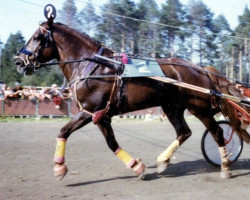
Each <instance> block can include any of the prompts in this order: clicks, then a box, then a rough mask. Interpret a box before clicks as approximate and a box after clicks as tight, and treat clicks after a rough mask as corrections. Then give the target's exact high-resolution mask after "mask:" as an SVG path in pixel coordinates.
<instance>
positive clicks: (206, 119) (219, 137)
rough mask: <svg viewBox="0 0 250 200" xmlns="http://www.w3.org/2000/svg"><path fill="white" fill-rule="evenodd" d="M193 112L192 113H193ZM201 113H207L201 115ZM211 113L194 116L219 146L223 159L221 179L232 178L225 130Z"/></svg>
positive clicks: (198, 113) (196, 113)
mask: <svg viewBox="0 0 250 200" xmlns="http://www.w3.org/2000/svg"><path fill="white" fill-rule="evenodd" d="M191 112H192V111H191ZM200 113H206V114H204V115H201V114H200ZM209 113H210V112H209V111H200V112H195V113H194V115H195V116H196V117H197V118H199V119H200V120H201V122H202V123H203V124H204V125H205V127H206V128H207V129H208V130H209V132H210V133H212V136H213V138H214V140H215V142H216V143H217V144H218V148H219V153H220V157H221V173H220V176H221V178H230V177H231V176H232V172H231V171H230V169H229V165H230V163H231V162H230V160H229V155H228V152H227V150H226V147H225V140H224V137H223V129H222V128H221V127H220V126H219V125H218V123H217V122H216V121H215V119H214V118H213V114H209Z"/></svg>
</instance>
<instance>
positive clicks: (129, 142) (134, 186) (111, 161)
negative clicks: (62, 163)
mask: <svg viewBox="0 0 250 200" xmlns="http://www.w3.org/2000/svg"><path fill="white" fill-rule="evenodd" d="M64 124H65V123H62V122H39V123H35V122H32V123H31V122H22V123H17V122H3V123H0V134H1V138H0V153H1V155H0V176H1V178H0V200H19V199H22V200H33V199H34V200H37V199H41V200H47V199H52V200H59V199H65V200H70V199H72V200H85V199H86V200H91V199H93V200H107V199H115V200H117V199H119V200H125V199H126V200H131V199H136V200H137V199H138V200H165V199H168V200H169V199H175V200H178V199H181V200H183V199H192V200H193V199H196V200H199V199H202V200H203V199H206V200H207V199H216V200H218V199H222V200H225V199H244V200H245V199H248V198H249V195H250V188H249V186H250V181H249V180H250V159H249V158H250V147H249V146H248V145H246V144H244V145H245V146H244V148H243V152H242V154H241V156H240V158H239V160H238V161H237V162H236V163H234V164H233V165H232V167H231V168H232V170H233V177H232V178H231V179H229V180H223V179H220V178H219V169H218V168H215V167H213V166H211V165H210V164H208V163H207V162H206V161H205V159H204V158H203V156H202V154H201V150H200V140H201V136H202V133H203V132H204V130H205V128H204V127H203V125H201V124H200V123H199V122H197V121H194V120H192V121H190V122H189V125H190V128H191V129H192V131H193V135H192V137H191V138H190V139H189V140H188V141H187V142H186V143H185V144H184V145H183V146H182V147H181V148H180V149H179V150H178V151H177V152H176V154H175V157H176V159H175V160H172V165H170V167H169V169H168V171H167V172H166V173H165V174H164V175H162V176H157V174H156V157H157V155H158V154H160V153H161V152H162V151H163V150H164V149H165V148H166V147H167V146H168V145H169V144H170V143H171V142H172V141H173V140H174V139H175V133H174V130H173V128H172V127H171V125H170V124H169V123H168V122H145V121H134V122H117V121H116V122H113V128H114V131H115V133H116V138H117V140H118V142H119V144H120V146H122V147H123V148H124V149H125V150H126V151H127V152H129V153H130V154H132V155H133V156H134V157H140V158H142V160H143V162H144V163H145V164H146V166H147V168H146V173H147V178H148V180H145V181H140V180H138V178H137V177H136V176H135V175H134V174H133V173H132V171H130V170H128V169H127V168H126V167H125V166H124V165H123V164H122V163H121V161H120V160H119V159H117V158H116V156H114V154H113V153H112V152H111V151H110V150H109V148H108V147H107V145H106V142H105V140H104V138H103V136H102V135H101V133H100V132H99V130H98V128H97V127H96V126H94V125H93V124H90V125H88V126H86V127H84V128H82V129H80V130H78V131H76V132H75V133H73V134H72V136H71V137H70V138H69V140H68V142H67V148H66V162H67V166H68V168H69V172H68V174H67V176H65V178H64V179H63V180H62V181H57V180H56V179H55V178H54V177H53V170H52V168H53V162H52V159H53V154H54V150H55V145H56V136H57V134H58V132H59V130H60V129H61V127H62V126H63V125H64Z"/></svg>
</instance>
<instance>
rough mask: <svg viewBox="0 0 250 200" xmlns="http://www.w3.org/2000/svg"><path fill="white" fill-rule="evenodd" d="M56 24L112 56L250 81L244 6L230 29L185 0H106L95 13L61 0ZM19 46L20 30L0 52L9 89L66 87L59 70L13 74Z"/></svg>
mask: <svg viewBox="0 0 250 200" xmlns="http://www.w3.org/2000/svg"><path fill="white" fill-rule="evenodd" d="M56 21H57V22H61V23H64V24H67V25H68V26H70V27H73V28H75V29H78V30H79V31H81V32H85V33H87V34H89V35H90V36H91V37H93V38H95V39H96V40H98V41H100V42H102V43H103V44H104V45H106V46H107V47H109V48H111V49H113V50H114V51H116V52H120V51H121V49H124V50H125V52H126V53H127V54H130V55H137V56H138V57H141V58H142V57H146V56H148V55H155V56H156V57H179V58H183V59H185V60H189V61H191V62H194V63H196V64H198V65H200V66H208V65H210V66H214V67H216V68H217V69H218V70H219V71H220V72H222V73H223V74H224V75H226V76H227V77H229V78H232V79H235V80H239V81H243V82H246V83H249V82H250V64H249V63H250V10H249V8H248V6H247V5H246V7H245V8H244V10H242V14H241V15H239V17H238V22H239V23H238V25H237V26H236V27H235V28H234V29H233V30H232V29H231V28H230V25H229V24H228V21H227V19H226V18H225V17H224V16H223V15H219V16H217V17H214V13H213V11H212V10H211V9H210V8H208V6H207V5H206V4H204V3H203V2H202V1H201V0H191V1H189V3H188V4H187V5H184V4H181V2H180V1H179V0H166V2H165V4H162V5H161V7H159V6H158V5H157V3H156V1H155V0H140V1H137V2H135V1H131V0H112V1H111V0H110V1H108V2H107V3H105V4H103V6H102V8H101V9H100V10H99V11H98V12H97V11H96V9H95V6H94V5H93V4H92V2H91V0H89V1H88V3H87V4H86V6H85V7H84V8H83V9H81V10H78V9H77V7H76V4H75V1H74V0H65V1H64V3H63V7H62V9H61V10H58V12H57V18H56ZM34 31H35V27H34ZM0 39H1V38H0ZM0 41H1V40H0ZM25 43H26V41H25V39H24V37H23V35H22V33H21V31H18V32H17V33H16V34H10V36H9V38H8V40H7V42H6V43H5V44H4V46H3V47H2V48H1V50H0V52H1V55H0V58H1V59H0V64H1V66H0V67H1V68H0V80H2V81H4V82H6V83H7V84H8V85H9V86H13V85H14V84H15V82H16V81H18V82H20V83H21V84H22V85H30V86H50V85H51V84H53V83H56V84H57V85H63V84H66V82H65V80H64V78H63V74H62V72H61V70H60V68H59V66H50V67H45V68H43V69H41V70H38V71H37V72H36V73H35V74H34V75H32V76H27V77H24V76H23V75H22V74H19V73H18V72H17V71H16V68H15V66H14V60H13V56H14V55H15V54H16V53H17V52H18V50H19V49H20V48H21V47H22V46H24V45H25Z"/></svg>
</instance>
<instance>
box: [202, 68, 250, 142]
mask: <svg viewBox="0 0 250 200" xmlns="http://www.w3.org/2000/svg"><path fill="white" fill-rule="evenodd" d="M204 69H205V70H207V71H210V72H213V73H214V74H221V73H220V72H219V71H218V70H216V69H215V68H214V67H205V68H204ZM214 74H211V73H208V76H209V77H210V79H211V81H212V83H213V86H214V87H215V89H216V90H217V91H219V92H222V93H224V94H229V95H232V96H236V97H240V98H244V96H243V95H242V94H241V91H240V90H239V89H238V88H236V85H235V83H231V82H230V81H229V80H228V79H226V78H225V77H222V76H216V75H214ZM220 103H221V112H222V114H223V115H224V116H225V117H228V118H229V119H230V123H231V125H232V126H233V128H234V130H235V131H236V133H237V134H238V135H239V136H240V137H241V138H242V139H244V141H245V142H247V143H250V135H249V134H248V132H247V131H246V130H244V129H242V128H241V121H240V120H239V119H238V118H237V117H236V114H235V109H234V107H233V106H232V105H231V104H230V103H228V101H227V100H225V99H220ZM240 106H242V105H240ZM245 109H246V110H247V109H248V108H245Z"/></svg>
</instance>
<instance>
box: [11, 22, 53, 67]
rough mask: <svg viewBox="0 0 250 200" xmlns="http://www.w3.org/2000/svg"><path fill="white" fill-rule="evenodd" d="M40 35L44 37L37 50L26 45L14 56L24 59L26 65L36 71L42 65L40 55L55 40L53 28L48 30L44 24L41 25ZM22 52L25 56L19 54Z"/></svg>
mask: <svg viewBox="0 0 250 200" xmlns="http://www.w3.org/2000/svg"><path fill="white" fill-rule="evenodd" d="M41 29H42V31H41ZM43 32H44V33H43ZM39 37H42V38H41V42H40V46H41V47H40V48H39V50H38V51H37V52H35V51H32V50H31V49H29V48H28V47H27V46H24V47H22V48H21V49H20V50H19V51H18V52H17V54H16V56H14V59H20V60H22V61H23V64H24V66H25V67H29V69H31V70H32V71H36V69H37V68H39V67H40V62H39V61H38V58H39V55H40V54H42V52H43V50H44V49H45V48H47V47H48V46H49V45H50V44H52V43H53V42H54V40H53V36H52V32H51V30H47V29H46V28H44V27H42V26H39ZM21 53H22V54H24V55H25V57H24V58H23V57H21V56H19V55H20V54H21Z"/></svg>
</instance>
